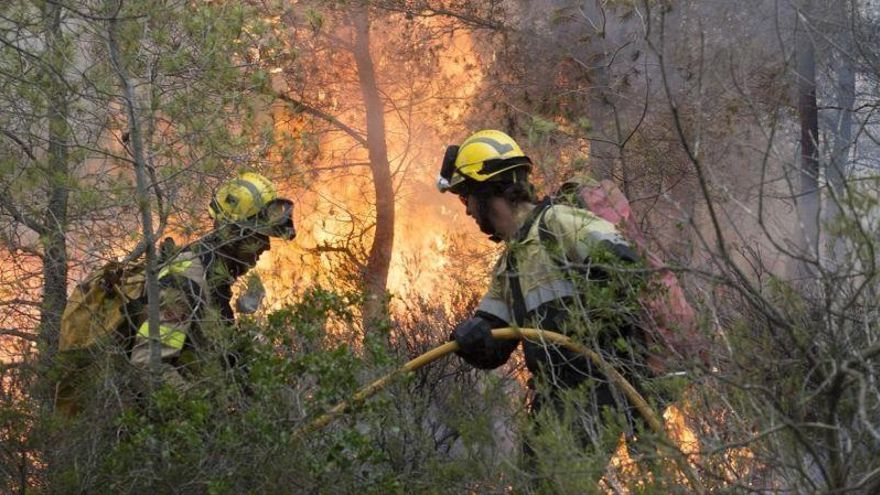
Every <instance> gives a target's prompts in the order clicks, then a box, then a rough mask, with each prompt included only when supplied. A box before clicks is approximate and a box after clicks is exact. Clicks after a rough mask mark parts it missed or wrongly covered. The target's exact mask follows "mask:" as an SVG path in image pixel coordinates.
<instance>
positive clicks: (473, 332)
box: [449, 317, 493, 355]
mask: <svg viewBox="0 0 880 495" xmlns="http://www.w3.org/2000/svg"><path fill="white" fill-rule="evenodd" d="M449 340H454V341H455V342H456V343H458V347H459V351H458V353H460V354H469V355H473V354H480V353H483V352H485V351H486V349H487V348H489V347H490V346H491V345H492V340H493V339H492V326H491V325H490V324H489V322H488V321H486V320H484V319H483V318H479V317H476V318H469V319H467V320H465V321H463V322H461V323H459V324H458V325H457V326H456V327H455V330H453V331H452V335H450V336H449Z"/></svg>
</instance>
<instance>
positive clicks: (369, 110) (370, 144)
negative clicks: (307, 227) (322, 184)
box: [352, 6, 394, 330]
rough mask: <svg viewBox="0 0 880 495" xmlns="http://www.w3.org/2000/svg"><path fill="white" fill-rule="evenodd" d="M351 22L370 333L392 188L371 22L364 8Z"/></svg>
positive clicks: (389, 227) (382, 285) (380, 291)
mask: <svg viewBox="0 0 880 495" xmlns="http://www.w3.org/2000/svg"><path fill="white" fill-rule="evenodd" d="M352 21H353V24H354V47H353V51H354V59H355V63H356V65H357V72H358V80H359V82H360V87H361V93H362V95H363V98H364V109H365V111H366V122H367V151H368V153H369V159H370V169H371V172H372V176H373V188H374V190H375V192H376V231H375V234H374V236H373V244H372V246H371V247H370V254H369V257H368V258H367V265H366V269H365V272H366V273H364V284H365V291H366V298H367V299H366V302H365V304H364V308H363V309H364V323H365V325H366V328H367V329H368V330H372V329H376V328H378V327H379V326H380V325H381V323H382V321H383V320H384V319H385V318H386V316H387V303H386V297H385V289H386V285H387V283H388V270H389V267H390V266H391V252H392V249H393V248H394V187H393V184H392V178H391V164H390V163H389V161H388V147H387V145H386V142H385V107H384V105H383V104H382V99H381V96H380V94H379V87H378V85H377V83H376V71H375V68H374V66H373V58H372V56H371V55H370V19H369V13H368V11H367V8H366V7H362V6H360V7H356V8H354V9H353V11H352Z"/></svg>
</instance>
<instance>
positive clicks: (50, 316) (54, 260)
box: [40, 3, 70, 362]
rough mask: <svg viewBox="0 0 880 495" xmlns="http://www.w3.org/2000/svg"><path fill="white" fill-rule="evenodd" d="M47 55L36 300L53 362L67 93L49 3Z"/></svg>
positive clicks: (61, 294)
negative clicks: (44, 189)
mask: <svg viewBox="0 0 880 495" xmlns="http://www.w3.org/2000/svg"><path fill="white" fill-rule="evenodd" d="M45 9H46V10H45V19H46V54H47V65H48V66H49V67H51V68H52V69H51V72H50V73H49V74H48V80H49V85H50V89H49V90H48V94H49V95H50V96H49V101H48V108H47V112H48V141H49V146H48V153H47V165H48V169H49V174H47V175H48V177H49V181H48V185H49V197H48V200H49V202H48V205H47V207H46V210H45V214H44V217H43V225H44V226H45V232H44V233H43V235H42V236H41V238H40V240H41V242H42V245H43V294H42V301H41V304H40V339H41V341H42V344H43V349H42V352H43V353H44V354H43V355H42V359H43V362H51V359H52V356H54V354H55V352H56V351H57V349H58V339H59V335H60V332H61V314H62V313H63V312H64V307H65V306H66V304H67V242H66V238H65V234H66V231H67V203H68V196H69V190H70V189H69V184H68V181H69V170H68V163H67V161H68V152H67V139H68V134H69V129H68V125H67V117H68V101H67V99H68V94H67V90H66V86H65V84H64V81H63V73H64V66H65V56H64V53H63V46H62V45H63V40H62V31H61V7H60V6H59V5H58V4H55V3H47V4H46V7H45Z"/></svg>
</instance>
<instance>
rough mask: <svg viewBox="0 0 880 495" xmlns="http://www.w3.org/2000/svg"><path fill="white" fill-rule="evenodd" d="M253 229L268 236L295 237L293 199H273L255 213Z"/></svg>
mask: <svg viewBox="0 0 880 495" xmlns="http://www.w3.org/2000/svg"><path fill="white" fill-rule="evenodd" d="M255 230H256V231H257V232H260V233H261V234H265V235H268V236H269V237H278V238H281V239H285V240H288V241H289V240H291V239H293V238H294V237H296V229H295V228H294V225H293V201H291V200H289V199H273V200H272V201H270V202H269V203H267V204H266V206H264V207H263V208H262V209H261V210H260V212H259V213H258V214H257V218H256V226H255Z"/></svg>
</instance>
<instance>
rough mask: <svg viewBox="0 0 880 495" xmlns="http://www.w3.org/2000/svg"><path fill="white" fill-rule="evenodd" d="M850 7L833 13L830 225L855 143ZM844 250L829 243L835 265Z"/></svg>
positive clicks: (845, 5) (835, 242)
mask: <svg viewBox="0 0 880 495" xmlns="http://www.w3.org/2000/svg"><path fill="white" fill-rule="evenodd" d="M848 5H849V4H848V3H847V2H840V4H839V5H838V6H836V7H835V8H836V9H837V11H836V12H835V13H834V14H835V15H834V19H835V21H836V22H835V24H836V25H837V26H841V31H840V32H839V33H838V34H839V35H838V36H837V37H836V38H835V39H836V41H837V45H838V46H839V49H840V53H838V54H837V56H836V57H835V60H834V65H835V77H836V80H835V93H836V95H835V96H836V100H837V103H836V106H837V107H838V109H837V110H836V111H835V112H834V127H833V128H832V129H831V131H832V132H833V136H832V151H831V162H830V163H829V164H828V166H827V169H826V172H825V176H826V177H827V180H828V185H829V186H830V188H831V193H832V195H833V197H832V199H831V200H829V201H828V202H827V204H826V205H825V209H824V215H823V216H824V219H825V221H826V222H828V223H831V222H834V221H835V219H836V217H837V216H838V215H839V214H840V202H841V201H845V195H846V185H845V180H846V175H847V167H848V165H849V152H850V141H852V124H853V114H852V112H853V110H852V109H853V105H854V104H855V94H856V70H855V67H854V62H853V59H852V58H851V57H852V54H853V53H854V51H855V47H854V43H853V33H852V30H851V29H850V26H851V24H850V22H849V21H850V13H849V11H848ZM844 248H845V246H844V244H843V243H842V242H841V241H840V239H839V238H832V239H829V240H828V252H829V255H830V256H831V258H832V260H834V262H835V263H837V262H839V261H840V260H841V259H842V258H843V256H844Z"/></svg>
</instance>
